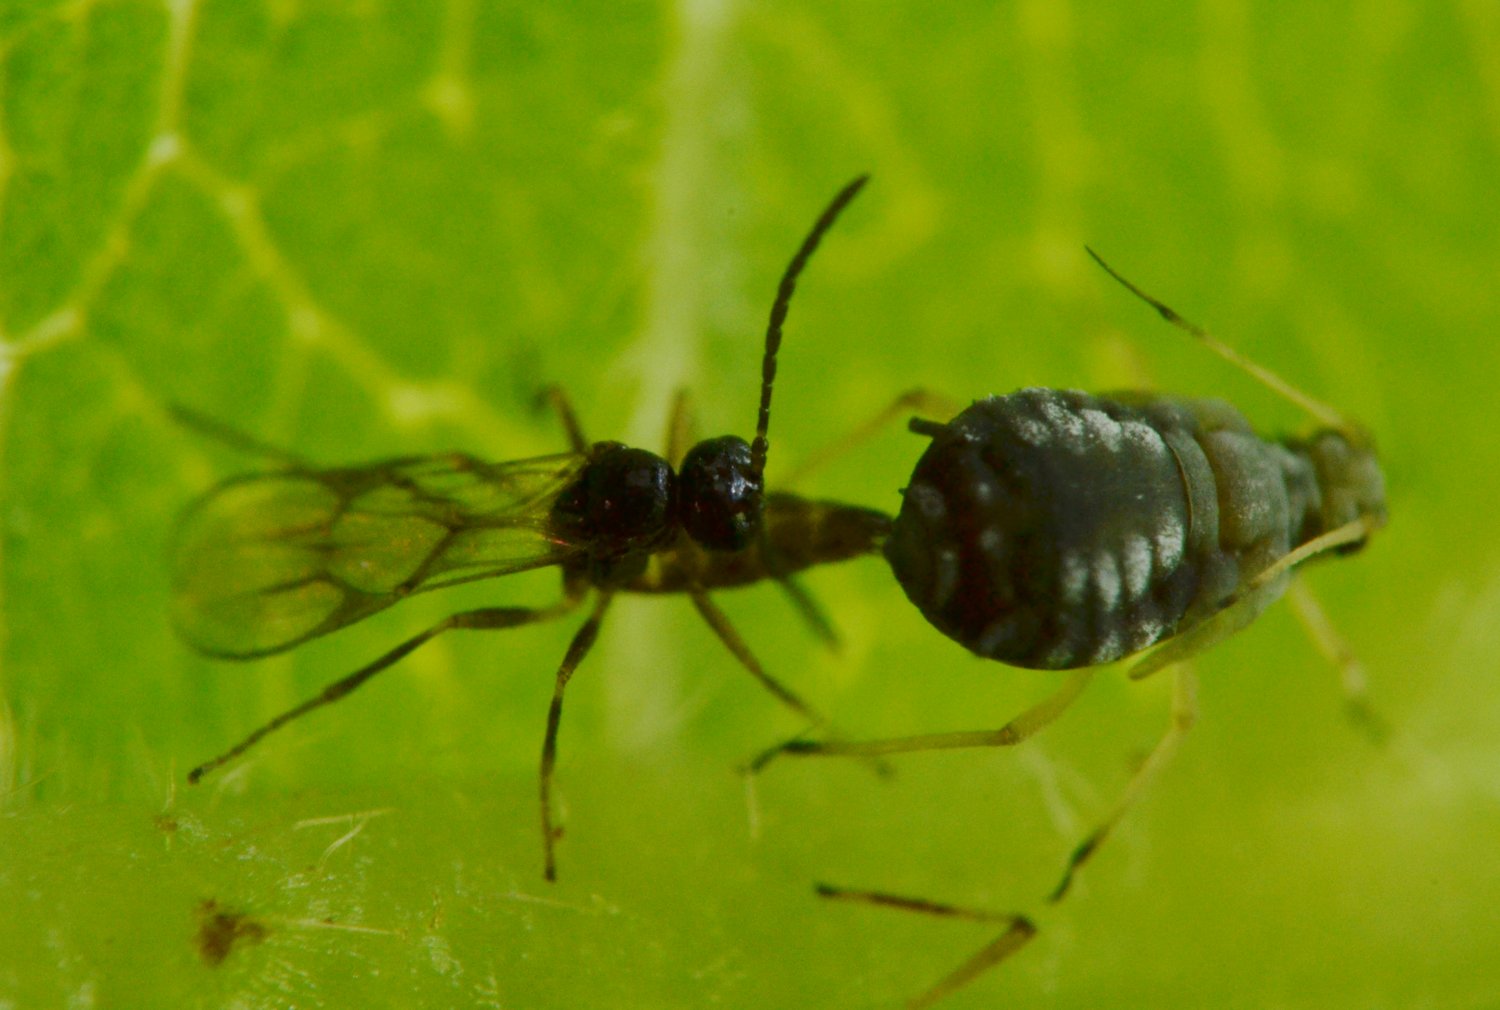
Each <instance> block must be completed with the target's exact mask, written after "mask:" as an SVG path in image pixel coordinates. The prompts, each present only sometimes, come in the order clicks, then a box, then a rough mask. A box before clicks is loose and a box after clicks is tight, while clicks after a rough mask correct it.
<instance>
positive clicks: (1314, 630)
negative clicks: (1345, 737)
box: [1287, 579, 1391, 745]
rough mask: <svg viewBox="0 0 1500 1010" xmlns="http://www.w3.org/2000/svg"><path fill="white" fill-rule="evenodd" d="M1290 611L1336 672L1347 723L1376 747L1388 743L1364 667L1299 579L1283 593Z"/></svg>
mask: <svg viewBox="0 0 1500 1010" xmlns="http://www.w3.org/2000/svg"><path fill="white" fill-rule="evenodd" d="M1287 598H1288V599H1289V600H1291V603H1292V609H1293V610H1294V611H1295V612H1296V614H1297V617H1298V619H1300V620H1301V622H1302V626H1303V627H1304V628H1305V629H1307V635H1308V637H1309V638H1311V639H1312V640H1313V644H1314V645H1316V646H1317V648H1318V651H1319V652H1321V653H1322V654H1323V656H1324V658H1325V659H1327V660H1328V662H1329V663H1331V664H1332V665H1333V666H1334V667H1336V668H1337V669H1338V671H1339V680H1340V682H1341V684H1342V686H1343V689H1344V710H1345V712H1346V713H1347V714H1348V716H1349V720H1350V721H1351V722H1353V723H1354V725H1355V726H1357V727H1358V728H1359V729H1360V730H1361V731H1363V732H1364V733H1365V735H1366V736H1368V737H1369V738H1370V740H1371V742H1372V743H1375V744H1376V745H1380V744H1384V743H1385V742H1386V741H1387V740H1389V739H1390V735H1391V727H1390V724H1389V723H1388V722H1387V721H1386V720H1385V719H1384V718H1383V717H1382V716H1381V715H1380V713H1378V712H1376V711H1375V709H1374V708H1372V707H1371V705H1370V699H1369V696H1368V690H1369V679H1368V678H1367V677H1366V676H1365V665H1364V664H1363V663H1361V662H1360V661H1359V657H1358V656H1356V655H1355V654H1354V650H1353V649H1352V648H1350V646H1349V643H1348V642H1346V641H1344V637H1343V636H1342V635H1340V634H1339V633H1338V631H1337V630H1336V629H1335V628H1334V626H1333V622H1332V621H1330V620H1329V619H1328V614H1327V613H1326V612H1325V611H1324V610H1323V605H1322V604H1321V603H1319V602H1318V598H1317V597H1316V596H1315V595H1313V591H1312V590H1311V589H1308V588H1307V586H1305V585H1304V584H1303V583H1302V581H1301V580H1300V579H1299V580H1297V581H1294V582H1293V583H1292V585H1291V588H1289V589H1288V590H1287Z"/></svg>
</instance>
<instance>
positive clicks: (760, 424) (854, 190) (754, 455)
mask: <svg viewBox="0 0 1500 1010" xmlns="http://www.w3.org/2000/svg"><path fill="white" fill-rule="evenodd" d="M869 181H870V177H869V176H868V175H861V176H857V177H855V178H854V179H853V180H851V181H850V182H849V184H848V185H846V186H845V187H844V188H843V189H841V190H839V192H838V195H837V196H835V197H834V198H833V201H832V202H831V203H829V205H828V206H827V208H825V209H824V211H823V213H822V214H821V215H819V216H818V220H817V221H815V222H814V223H813V226H812V231H810V232H808V233H807V238H805V239H803V240H802V248H800V249H798V250H797V254H796V255H795V256H793V257H792V261H791V262H790V263H788V264H787V266H786V272H785V273H783V274H782V275H781V284H780V285H779V286H778V287H777V289H776V301H775V302H773V303H772V305H771V321H770V323H769V324H768V325H767V326H766V353H765V357H763V358H762V359H761V363H760V413H759V414H758V415H757V418H756V422H755V441H753V442H752V443H750V465H751V467H752V468H753V469H754V471H755V473H757V474H764V473H765V471H766V451H767V449H768V448H769V447H770V443H769V442H768V441H767V439H766V431H767V429H769V428H770V426H771V386H772V384H773V383H775V381H776V352H777V351H779V350H780V349H781V324H782V323H784V322H786V313H787V309H788V308H789V307H790V306H791V303H792V292H794V291H796V290H797V278H798V277H799V276H801V274H802V270H803V268H804V267H806V266H807V261H808V260H809V259H811V258H812V254H813V253H814V252H816V251H817V248H818V243H819V242H821V241H823V236H824V234H825V233H827V231H828V229H829V228H831V227H833V222H835V221H837V220H838V217H839V215H840V214H842V213H843V212H844V208H845V207H847V206H849V202H850V201H851V200H853V199H854V198H855V197H856V196H857V195H858V194H859V191H860V190H861V189H863V188H864V185H865V183H867V182H869Z"/></svg>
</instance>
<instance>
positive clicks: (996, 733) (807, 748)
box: [750, 666, 1099, 772]
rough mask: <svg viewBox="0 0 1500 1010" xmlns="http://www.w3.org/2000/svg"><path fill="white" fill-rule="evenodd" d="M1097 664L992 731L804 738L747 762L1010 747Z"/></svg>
mask: <svg viewBox="0 0 1500 1010" xmlns="http://www.w3.org/2000/svg"><path fill="white" fill-rule="evenodd" d="M1098 669H1099V668H1098V667H1095V666H1086V667H1083V668H1082V669H1078V670H1074V671H1073V672H1072V673H1071V674H1069V676H1068V679H1067V680H1066V681H1064V682H1063V685H1062V686H1061V687H1060V688H1058V689H1057V690H1056V691H1054V692H1053V693H1052V694H1050V695H1048V696H1047V697H1045V698H1043V699H1042V700H1041V701H1040V702H1038V703H1037V704H1035V705H1033V706H1032V707H1031V708H1028V709H1027V710H1026V711H1024V712H1022V713H1021V714H1020V715H1018V716H1016V717H1015V718H1014V719H1012V720H1011V721H1010V722H1008V723H1006V724H1005V725H1004V726H1002V727H1000V728H999V729H996V730H987V729H986V730H971V731H964V732H958V733H923V734H919V735H916V736H901V737H889V738H886V739H881V740H806V739H802V738H800V737H799V738H797V739H795V740H788V741H786V742H785V743H782V744H778V745H777V746H775V747H772V748H771V749H770V750H767V751H765V752H764V753H762V754H761V755H760V756H759V757H757V758H756V759H755V760H754V761H752V762H751V763H750V770H751V771H752V772H758V771H761V770H762V769H764V768H765V766H766V765H768V764H770V763H771V762H772V761H773V760H775V759H776V758H778V757H780V756H782V755H783V754H786V755H792V756H796V757H885V756H888V755H891V754H910V753H913V752H915V751H930V750H960V749H964V748H969V747H1013V746H1015V745H1016V744H1018V743H1021V742H1022V741H1023V740H1026V739H1028V738H1029V737H1031V736H1033V735H1034V734H1036V733H1037V732H1039V731H1041V730H1042V729H1044V728H1045V727H1046V726H1048V725H1050V724H1051V723H1052V722H1054V721H1056V719H1057V718H1058V717H1059V716H1061V715H1062V714H1063V713H1064V712H1066V711H1067V710H1068V706H1070V705H1072V704H1073V702H1074V701H1076V700H1077V698H1078V696H1079V695H1080V694H1082V693H1083V689H1084V688H1085V687H1087V686H1088V683H1089V681H1090V680H1092V679H1093V677H1094V674H1095V673H1096V672H1097V671H1098Z"/></svg>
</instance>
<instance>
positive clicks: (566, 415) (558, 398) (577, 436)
mask: <svg viewBox="0 0 1500 1010" xmlns="http://www.w3.org/2000/svg"><path fill="white" fill-rule="evenodd" d="M542 399H544V400H546V401H547V404H548V405H549V406H550V407H551V408H552V410H553V411H554V412H555V413H556V414H557V419H558V421H559V422H560V423H561V424H562V426H563V433H564V434H566V435H567V436H568V448H570V449H572V450H573V451H574V452H588V451H589V440H588V439H586V438H584V437H583V428H581V427H580V426H579V424H578V415H577V414H575V413H574V412H573V403H572V401H570V400H569V399H568V394H567V393H565V392H563V388H562V387H561V386H557V385H552V386H548V387H547V388H546V389H544V390H542Z"/></svg>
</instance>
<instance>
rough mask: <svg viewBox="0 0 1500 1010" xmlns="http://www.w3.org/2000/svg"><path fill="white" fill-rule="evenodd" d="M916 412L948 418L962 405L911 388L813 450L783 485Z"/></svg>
mask: <svg viewBox="0 0 1500 1010" xmlns="http://www.w3.org/2000/svg"><path fill="white" fill-rule="evenodd" d="M912 411H917V412H920V413H924V414H934V415H937V416H939V417H942V418H943V419H944V420H946V419H948V418H950V417H952V416H953V415H954V414H957V413H958V411H959V407H958V405H957V404H955V403H954V402H953V401H952V400H950V399H948V398H947V397H945V396H941V395H939V394H937V393H932V392H929V391H927V390H925V389H920V388H918V389H908V390H907V391H906V392H904V393H902V394H901V395H900V396H898V397H896V398H895V399H894V400H892V401H891V402H890V403H889V404H887V405H886V406H885V407H883V408H882V409H881V410H880V411H879V412H878V413H876V414H875V415H874V416H873V417H871V418H870V419H869V420H867V421H864V422H863V423H861V424H859V425H857V426H855V427H854V428H851V429H850V430H849V431H847V432H845V433H844V434H843V435H840V436H839V437H838V438H836V439H834V440H833V441H832V442H829V443H827V444H825V445H822V446H820V447H819V448H817V449H815V450H813V451H812V452H811V453H810V454H809V455H808V456H806V457H805V458H804V459H803V460H802V461H801V462H800V463H798V464H797V466H796V467H795V468H793V470H792V472H791V473H790V474H788V475H787V476H786V477H784V478H782V480H781V483H780V485H779V486H783V487H788V488H790V487H794V486H795V485H797V484H799V483H801V482H802V481H804V480H806V479H807V477H808V476H810V475H811V474H813V473H815V472H817V471H818V470H821V469H823V467H825V466H827V465H828V464H829V463H832V462H833V461H834V460H836V459H838V458H839V457H840V456H843V455H845V454H847V453H849V452H852V451H853V450H855V449H857V448H859V447H860V446H861V445H863V444H864V443H866V442H868V441H869V440H870V439H872V438H874V437H875V436H876V435H878V434H880V432H881V431H882V430H883V429H885V428H886V427H888V426H889V425H891V424H894V423H895V422H896V421H899V420H900V419H901V418H902V417H903V416H905V415H906V414H908V413H910V412H912Z"/></svg>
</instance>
